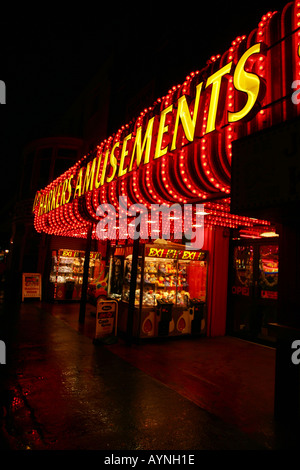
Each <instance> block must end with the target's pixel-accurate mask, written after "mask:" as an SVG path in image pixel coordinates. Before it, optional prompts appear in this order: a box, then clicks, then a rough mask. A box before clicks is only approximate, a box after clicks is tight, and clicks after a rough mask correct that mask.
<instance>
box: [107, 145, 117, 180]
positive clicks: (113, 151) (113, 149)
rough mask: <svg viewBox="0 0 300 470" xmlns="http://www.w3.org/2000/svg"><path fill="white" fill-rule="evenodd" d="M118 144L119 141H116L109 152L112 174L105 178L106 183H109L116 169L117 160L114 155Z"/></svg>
mask: <svg viewBox="0 0 300 470" xmlns="http://www.w3.org/2000/svg"><path fill="white" fill-rule="evenodd" d="M119 146H120V142H116V143H115V145H114V146H113V148H112V151H111V154H110V164H111V166H112V169H113V171H112V174H111V175H110V176H108V177H107V178H106V182H107V183H110V182H111V181H112V180H113V179H114V177H115V174H116V171H117V164H118V160H117V158H116V157H115V149H116V148H117V147H119Z"/></svg>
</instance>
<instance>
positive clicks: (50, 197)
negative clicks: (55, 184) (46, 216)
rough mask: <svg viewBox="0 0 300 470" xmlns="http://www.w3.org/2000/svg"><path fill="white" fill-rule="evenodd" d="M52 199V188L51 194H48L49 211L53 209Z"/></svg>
mask: <svg viewBox="0 0 300 470" xmlns="http://www.w3.org/2000/svg"><path fill="white" fill-rule="evenodd" d="M51 201H52V189H50V191H49V194H48V202H47V212H49V211H50V210H51Z"/></svg>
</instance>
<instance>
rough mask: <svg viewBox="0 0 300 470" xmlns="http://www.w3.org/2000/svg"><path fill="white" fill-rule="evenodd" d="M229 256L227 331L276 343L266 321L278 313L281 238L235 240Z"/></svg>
mask: <svg viewBox="0 0 300 470" xmlns="http://www.w3.org/2000/svg"><path fill="white" fill-rule="evenodd" d="M229 259H230V264H229V296H228V309H227V332H228V333H229V334H230V335H233V336H238V337H240V338H243V339H248V340H250V341H255V342H260V343H266V344H272V345H273V344H274V338H273V337H271V336H269V335H268V328H267V325H268V323H270V322H275V321H276V316H277V297H278V240H274V239H268V240H262V239H258V240H255V239H253V240H249V239H248V240H244V241H242V240H232V242H231V249H230V258H229Z"/></svg>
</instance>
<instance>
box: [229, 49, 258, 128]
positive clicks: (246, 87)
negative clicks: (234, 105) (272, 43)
mask: <svg viewBox="0 0 300 470" xmlns="http://www.w3.org/2000/svg"><path fill="white" fill-rule="evenodd" d="M260 46H261V44H255V45H254V46H252V47H250V49H248V50H247V51H246V52H245V53H244V54H243V55H242V57H241V58H240V60H239V61H238V63H237V66H236V68H235V71H234V76H233V84H234V87H235V88H236V89H237V90H239V91H243V92H245V93H247V95H248V100H247V103H246V104H245V106H244V108H243V109H241V110H240V111H238V112H236V113H232V112H231V111H228V122H236V121H239V120H240V119H242V118H243V117H245V116H246V115H247V114H248V113H249V111H251V109H252V108H253V106H254V105H255V102H256V100H257V97H258V93H259V87H260V80H259V77H258V76H257V75H255V74H254V73H249V72H246V71H245V69H244V67H245V63H246V61H247V59H248V58H249V57H250V56H251V55H252V54H257V53H259V52H260Z"/></svg>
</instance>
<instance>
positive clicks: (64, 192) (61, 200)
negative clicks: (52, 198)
mask: <svg viewBox="0 0 300 470" xmlns="http://www.w3.org/2000/svg"><path fill="white" fill-rule="evenodd" d="M68 184H69V180H68V178H66V179H65V180H64V184H63V189H62V192H61V198H60V203H61V205H64V204H65V203H66V191H67V188H68Z"/></svg>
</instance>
